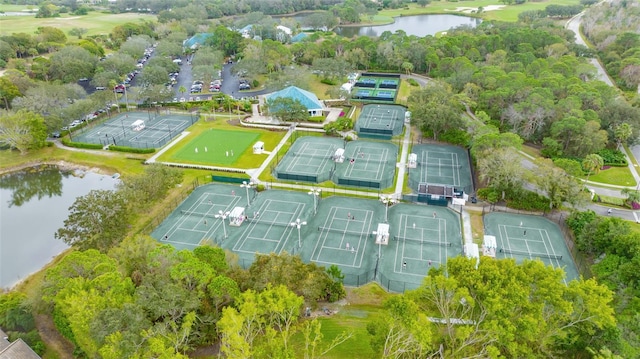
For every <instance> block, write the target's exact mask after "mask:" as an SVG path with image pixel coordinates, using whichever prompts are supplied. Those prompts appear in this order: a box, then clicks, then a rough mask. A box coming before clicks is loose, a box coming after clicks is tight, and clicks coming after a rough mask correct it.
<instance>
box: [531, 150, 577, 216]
mask: <svg viewBox="0 0 640 359" xmlns="http://www.w3.org/2000/svg"><path fill="white" fill-rule="evenodd" d="M536 182H537V184H538V186H539V188H540V189H541V190H543V191H545V192H546V195H547V197H548V198H549V208H550V209H553V208H559V207H560V206H562V204H563V203H564V202H568V203H569V204H571V205H572V206H573V207H576V206H578V205H580V204H582V203H584V202H585V201H586V200H587V198H586V196H587V194H586V193H585V192H584V191H583V190H582V189H583V187H584V186H583V185H582V183H581V182H580V181H579V180H578V179H577V178H575V177H572V176H569V175H568V174H567V173H566V172H565V171H564V170H563V169H560V168H558V167H556V166H554V164H553V162H552V161H551V160H549V159H545V160H542V162H541V163H540V164H539V165H538V171H537V173H536Z"/></svg>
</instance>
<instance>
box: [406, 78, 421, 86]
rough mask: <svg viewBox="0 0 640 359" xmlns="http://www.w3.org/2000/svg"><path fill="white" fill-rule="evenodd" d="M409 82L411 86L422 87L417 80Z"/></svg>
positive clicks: (409, 80)
mask: <svg viewBox="0 0 640 359" xmlns="http://www.w3.org/2000/svg"><path fill="white" fill-rule="evenodd" d="M407 82H408V83H409V85H411V86H420V84H419V83H418V81H416V80H415V79H408V80H407Z"/></svg>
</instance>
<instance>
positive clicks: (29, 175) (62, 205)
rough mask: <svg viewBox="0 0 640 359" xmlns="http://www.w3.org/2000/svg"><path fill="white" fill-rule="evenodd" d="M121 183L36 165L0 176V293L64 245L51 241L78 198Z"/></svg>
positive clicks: (36, 267) (49, 259)
mask: <svg viewBox="0 0 640 359" xmlns="http://www.w3.org/2000/svg"><path fill="white" fill-rule="evenodd" d="M118 181H119V180H116V179H113V178H111V176H105V175H100V174H97V173H93V172H83V171H66V170H65V171H62V170H60V169H58V168H57V167H55V166H40V167H37V168H30V169H26V170H21V171H17V172H12V173H9V174H5V175H2V176H0V288H11V287H13V286H14V285H15V284H16V283H18V282H19V281H21V280H23V279H24V278H26V277H28V276H29V275H30V274H32V273H34V272H36V271H38V270H40V269H41V268H42V267H44V266H45V265H46V264H47V263H49V262H50V261H51V260H52V259H53V258H54V257H55V256H57V255H58V254H60V253H62V252H63V251H64V250H65V249H67V248H68V246H67V245H66V244H65V243H64V242H62V241H61V240H58V239H56V238H55V237H54V233H55V232H56V231H57V230H58V228H60V227H62V226H63V225H64V220H65V219H67V217H68V214H69V207H71V205H72V204H73V202H74V201H75V200H76V198H77V197H80V196H84V195H86V194H87V193H89V191H91V190H94V189H114V188H115V185H116V184H117V183H118Z"/></svg>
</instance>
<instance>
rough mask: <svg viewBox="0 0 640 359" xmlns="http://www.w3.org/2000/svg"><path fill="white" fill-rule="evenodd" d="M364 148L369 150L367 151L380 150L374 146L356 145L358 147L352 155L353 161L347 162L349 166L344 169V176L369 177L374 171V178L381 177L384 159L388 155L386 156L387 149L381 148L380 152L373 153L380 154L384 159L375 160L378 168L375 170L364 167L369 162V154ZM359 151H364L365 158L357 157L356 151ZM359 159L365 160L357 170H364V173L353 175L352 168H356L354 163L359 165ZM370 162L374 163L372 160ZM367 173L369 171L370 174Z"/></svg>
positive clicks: (378, 178)
mask: <svg viewBox="0 0 640 359" xmlns="http://www.w3.org/2000/svg"><path fill="white" fill-rule="evenodd" d="M365 148H366V149H367V150H369V151H379V150H380V149H379V148H375V149H374V147H360V146H358V147H356V149H358V150H357V151H356V152H355V153H354V154H353V156H354V157H352V158H355V162H354V163H353V164H351V163H348V165H349V167H347V170H345V173H344V177H346V178H356V179H357V178H366V179H370V177H371V176H372V175H373V173H375V180H380V179H382V174H383V172H384V165H385V164H386V159H387V157H388V156H387V153H388V149H386V148H383V149H382V153H376V154H375V155H378V156H380V158H384V159H382V160H380V161H376V162H375V163H377V164H378V168H377V169H376V170H375V171H373V170H367V169H366V167H367V165H368V164H369V155H368V153H367V152H365V151H364V150H363V149H365ZM360 152H363V153H365V158H359V157H358V153H360ZM365 160H366V161H365ZM359 161H365V166H364V168H357V170H358V171H359V172H365V173H364V174H363V175H361V176H354V175H353V171H354V169H356V168H355V167H356V165H357V166H358V167H360V162H359ZM371 162H372V163H374V161H373V160H372V161H371ZM367 173H370V174H367Z"/></svg>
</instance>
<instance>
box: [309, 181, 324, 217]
mask: <svg viewBox="0 0 640 359" xmlns="http://www.w3.org/2000/svg"><path fill="white" fill-rule="evenodd" d="M320 193H322V191H321V190H320V189H318V188H311V190H310V191H309V194H310V195H312V196H313V215H316V214H318V196H319V195H320Z"/></svg>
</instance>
